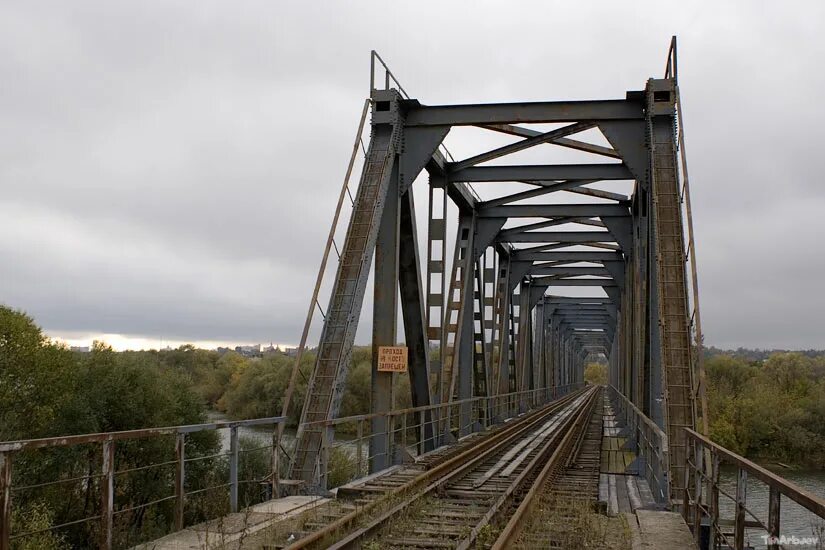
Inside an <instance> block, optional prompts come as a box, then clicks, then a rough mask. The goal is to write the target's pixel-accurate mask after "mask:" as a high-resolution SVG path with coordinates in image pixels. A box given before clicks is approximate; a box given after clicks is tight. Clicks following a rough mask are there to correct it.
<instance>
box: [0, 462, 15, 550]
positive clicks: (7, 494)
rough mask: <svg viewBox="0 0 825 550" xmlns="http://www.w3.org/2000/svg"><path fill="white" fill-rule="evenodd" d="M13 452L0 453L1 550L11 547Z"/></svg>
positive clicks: (7, 549)
mask: <svg viewBox="0 0 825 550" xmlns="http://www.w3.org/2000/svg"><path fill="white" fill-rule="evenodd" d="M11 456H12V455H11V453H0V550H9V549H10V548H11V542H10V538H11Z"/></svg>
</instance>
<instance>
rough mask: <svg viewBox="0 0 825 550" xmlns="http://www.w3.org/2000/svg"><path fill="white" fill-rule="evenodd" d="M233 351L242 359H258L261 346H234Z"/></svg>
mask: <svg viewBox="0 0 825 550" xmlns="http://www.w3.org/2000/svg"><path fill="white" fill-rule="evenodd" d="M235 351H236V352H237V353H239V354H241V355H243V356H244V357H260V356H261V344H255V345H251V346H235Z"/></svg>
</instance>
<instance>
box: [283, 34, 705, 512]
mask: <svg viewBox="0 0 825 550" xmlns="http://www.w3.org/2000/svg"><path fill="white" fill-rule="evenodd" d="M675 56H676V49H675V39H674V42H673V44H672V46H671V50H670V53H669V55H668V63H667V69H666V73H665V75H664V77H663V78H650V79H648V80H647V81H646V82H640V84H642V85H641V86H640V89H639V90H632V91H628V92H626V93H624V94H623V98H619V99H615V98H608V99H605V100H600V101H559V102H556V101H548V102H532V103H499V104H477V105H438V106H429V105H426V104H424V103H423V102H422V101H419V100H418V99H413V98H412V97H410V96H409V95H408V94H407V92H406V91H405V90H404V88H403V87H402V86H401V85H400V84H399V83H398V80H397V79H396V77H395V75H394V74H393V73H392V72H391V71H390V70H389V69H388V68H387V67H386V65H385V64H384V62H383V60H381V58H380V57H379V56H378V55H377V54H375V52H373V56H372V79H371V93H370V98H369V100H368V101H367V104H366V105H365V109H364V116H363V117H362V123H361V128H365V127H366V128H369V139H368V140H366V139H364V140H361V139H360V137H359V138H357V139H356V141H355V144H354V146H353V160H352V161H351V163H350V166H349V169H348V171H347V179H346V180H345V185H344V189H342V192H341V196H340V197H339V207H338V210H337V211H336V216H335V222H334V223H333V229H332V231H331V233H330V238H329V240H328V243H327V250H326V252H325V254H324V262H323V264H322V269H321V273H320V274H319V278H318V281H317V284H316V287H315V293H314V295H313V299H312V306H311V308H310V314H309V315H308V318H307V325H306V328H305V331H304V336H303V340H302V345H301V350H300V352H299V353H302V351H303V348H304V347H305V346H306V343H307V335H308V334H309V332H310V325H311V323H312V318H313V317H312V316H313V312H314V310H315V309H316V308H317V309H318V310H319V311H321V312H322V313H323V321H322V328H321V335H320V341H319V344H318V348H317V355H316V358H315V365H314V368H313V370H312V374H311V376H310V377H309V381H308V390H307V394H306V398H305V400H304V403H303V408H302V413H301V423H300V425H299V429H298V434H297V439H296V444H295V448H294V452H293V453H292V456H291V462H290V478H291V479H292V480H293V481H291V482H290V483H292V484H293V486H297V485H300V486H302V490H304V491H323V490H325V489H326V487H325V485H326V479H325V476H324V475H323V474H322V473H321V472H325V471H327V464H326V461H327V460H328V456H327V453H325V451H324V449H325V448H326V445H327V443H326V440H327V439H328V438H329V428H328V426H327V425H326V424H325V422H328V421H330V420H332V419H334V418H337V417H338V415H339V411H340V407H341V399H342V395H343V393H344V390H345V386H346V379H347V373H348V370H349V365H350V358H351V355H352V349H353V344H354V341H355V334H356V330H357V325H358V320H359V318H360V316H361V309H362V306H363V304H364V298H365V296H366V293H367V292H368V284H367V283H368V277H369V276H370V273H371V268H372V266H373V265H374V270H373V271H372V273H373V279H374V288H373V289H372V292H373V293H374V296H373V298H374V299H373V306H372V307H373V310H372V321H373V329H372V331H373V332H372V346H373V370H372V401H371V402H372V411H371V412H372V413H382V412H386V411H388V410H390V409H391V407H392V403H393V395H392V392H393V384H392V380H393V376H395V375H394V374H393V373H389V372H381V371H379V370H378V368H377V355H378V354H377V348H378V347H379V346H393V345H397V344H399V341H398V340H399V334H398V333H397V330H396V324H397V323H396V319H397V316H398V313H399V309H400V313H401V318H402V320H403V330H404V342H403V344H404V345H406V346H407V348H408V372H409V377H410V391H411V398H412V405H413V407H422V408H425V409H426V410H427V412H426V415H427V418H426V419H423V420H422V422H421V425H422V426H425V428H422V430H425V431H426V433H422V434H421V436H420V439H421V441H422V445H421V449H420V451H421V452H427V451H430V450H432V449H434V448H437V447H439V446H441V445H443V444H447V443H450V442H453V441H455V439H456V438H460V437H462V436H464V435H467V434H469V433H471V432H473V431H476V430H475V429H474V426H473V425H472V422H479V419H480V421H481V423H483V425H485V426H488V425H492V424H495V423H497V422H500V421H502V420H503V418H500V417H498V416H497V415H496V414H495V412H494V411H492V410H488V411H481V412H480V413H478V414H476V413H477V411H476V412H474V411H473V410H472V408H471V406H470V405H469V404H468V405H467V406H466V407H465V406H463V405H459V406H457V409H458V410H459V412H458V414H457V415H444V417H439V414H438V410H439V409H438V408H437V407H431V408H427V407H428V406H432V405H438V404H444V403H448V402H451V401H462V402H467V401H466V400H470V399H472V398H479V397H481V398H486V397H494V396H497V395H503V394H509V393H513V392H524V391H529V390H533V389H537V388H547V387H557V386H558V387H561V386H566V385H571V384H578V383H581V382H582V381H583V377H584V369H585V365H586V364H587V363H588V362H589V361H592V360H597V359H598V360H605V361H607V362H608V365H609V367H608V372H609V382H610V384H611V385H612V386H614V387H615V388H616V389H617V390H618V391H619V392H620V393H621V394H622V395H623V396H624V397H625V398H627V399H628V400H629V402H630V403H632V404H633V406H635V407H636V408H638V410H640V411H641V412H642V413H644V414H645V415H647V416H648V417H649V418H651V419H652V420H653V422H655V423H656V424H657V425H658V426H659V427H660V428H661V429H662V430H663V431H664V432H665V433H666V434H667V441H668V447H669V448H668V449H667V451H668V454H669V457H670V460H669V464H670V466H669V470H668V474H669V475H667V476H666V477H667V492H668V493H669V495H670V497H674V496H675V495H676V494H677V490H678V488H681V487H683V486H684V475H685V473H684V463H685V457H686V449H687V447H686V436H685V428H689V429H699V430H701V429H702V427H703V423H704V420H705V418H706V415H704V414H702V412H703V410H704V407H703V406H702V403H703V396H704V388H703V384H702V380H703V375H702V367H701V354H698V353H697V352H696V350H697V344H698V343H699V342H701V325H700V319H699V311H698V290H697V283H696V268H695V252H694V243H693V236H692V223H691V219H690V195H689V187H688V181H687V166H686V153H685V147H684V132H683V124H682V120H681V104H680V98H679V87H678V75H677V73H676V58H675ZM376 72H377V73H378V78H376ZM382 75H383V79H382V78H380V77H381V76H382ZM617 95H618V94H617ZM368 112H369V114H370V116H371V118H370V120H369V123H368V125H367V114H368ZM525 124H527V125H529V126H526V125H525ZM541 125H545V126H541ZM457 126H461V127H474V128H475V129H476V130H475V131H477V132H487V133H493V134H495V135H497V136H499V138H501V137H502V135H505V136H507V138H506V139H507V140H508V143H506V144H505V145H502V146H500V147H497V148H493V149H490V150H486V151H478V152H477V153H474V154H472V155H470V156H468V157H466V158H464V159H455V158H453V157H452V156H451V155H450V154H449V152H447V151H446V149H445V148H444V140H445V138H447V137H448V135H449V134H450V132H451V130H452V129H453V128H454V127H457ZM465 133H466V130H464V131H462V132H461V133H460V135H465ZM360 134H361V130H360V129H359V136H360ZM551 148H553V149H556V150H563V151H567V153H568V154H571V155H572V154H575V155H576V156H579V157H581V158H583V159H585V160H582V161H581V162H578V163H575V164H570V163H566V164H561V163H555V162H548V163H544V164H536V163H535V162H532V163H530V164H522V163H519V162H518V161H516V160H514V158H521V157H513V155H515V154H517V153H520V152H523V151H527V150H532V154H533V157H532V158H540V154H541V153H552V152H553V151H552V149H551ZM361 153H363V159H364V160H363V167H362V169H361V171H360V180H359V182H358V184H357V189H350V187H349V185H348V182H349V178H350V177H351V175H352V174H353V173H356V174H357V173H358V170H357V165H356V162H355V159H356V156H357V155H359V154H361ZM354 167H355V169H354ZM422 174H425V175H426V178H425V177H419V176H420V175H422ZM617 181H621V182H624V184H622V185H625V192H624V193H621V192H617V191H616V185H617V184H616V183H615V182H617ZM414 182H416V183H414ZM513 184H518V186H520V190H519V191H517V192H514V191H512V189H513V187H514V186H513ZM418 186H421V189H420V190H419V188H418ZM423 186H427V189H426V190H425V189H423ZM473 186H476V187H477V188H478V189H479V190H480V191H483V193H482V195H483V196H484V198H483V199H482V198H481V196H480V195H479V193H478V192H476V189H474V187H473ZM611 186H612V187H611ZM628 190H629V192H628ZM416 191H417V192H418V193H419V196H420V197H424V196H426V197H428V208H427V212H426V216H424V219H423V220H421V219H419V218H418V217H417V213H416V208H415V205H416V201H415V200H414V198H413V197H414V193H415V192H416ZM345 197H348V198H349V201H347V200H345ZM571 197H575V198H574V199H573V200H571ZM348 202H349V203H351V205H352V210H351V212H350V213H349V220H348V222H346V223H347V224H348V225H346V231H345V236H344V237H343V241H342V242H337V241H336V239H335V235H336V226H337V224H338V223H339V220H341V219H343V217H342V208H343V207H344V206H345V205H347V203H348ZM342 227H343V226H342ZM338 241H341V238H340V237H339V238H338ZM419 242H421V243H426V248H425V247H424V246H421V247H419ZM331 249H334V251H335V253H336V254H335V256H331V255H330V250H331ZM330 257H333V258H335V257H337V259H338V263H337V266H333V267H334V271H335V276H334V280H332V281H329V280H328V281H327V282H326V283H325V285H322V279H323V273H324V270H325V269H326V268H327V260H328V259H329V258H330ZM322 287H328V288H329V289H330V291H329V296H328V298H327V299H326V307H322V306H323V305H324V304H323V303H322V302H323V300H322V298H321V293H320V289H321V288H322ZM299 361H300V359H299ZM297 364H298V362H297V361H296V373H297V372H298V369H297ZM296 379H297V377H296V374H295V373H293V382H294V381H295V380H296ZM292 387H294V384H293V385H292V386H291V389H290V391H289V393H288V396H287V398H286V399H285V403H284V411H285V415H286V414H288V412H289V407H290V404H291V396H292ZM370 418H371V420H370V422H371V425H370V429H371V434H372V435H371V439H370V449H369V457H370V458H369V460H370V470H371V471H373V472H375V471H379V470H383V469H385V468H387V467H389V466H391V465H393V464H394V463H397V462H398V461H400V460H403V459H404V457H403V456H400V455H401V454H403V453H398V452H396V451H397V449H396V448H395V447H394V441H393V438H392V437H390V435H389V434H390V433H391V430H389V429H388V426H387V425H386V420H385V417H382V416H381V415H380V414H375V415H374V416H372V417H370ZM471 419H475V420H471Z"/></svg>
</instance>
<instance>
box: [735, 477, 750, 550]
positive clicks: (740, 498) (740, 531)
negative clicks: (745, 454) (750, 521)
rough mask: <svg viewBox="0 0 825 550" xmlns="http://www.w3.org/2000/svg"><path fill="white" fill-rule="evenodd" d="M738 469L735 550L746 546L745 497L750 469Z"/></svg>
mask: <svg viewBox="0 0 825 550" xmlns="http://www.w3.org/2000/svg"><path fill="white" fill-rule="evenodd" d="M737 470H738V471H737V475H736V515H735V516H734V528H733V547H734V550H743V549H744V547H745V499H746V498H747V492H748V471H747V470H745V469H744V468H738V469H737Z"/></svg>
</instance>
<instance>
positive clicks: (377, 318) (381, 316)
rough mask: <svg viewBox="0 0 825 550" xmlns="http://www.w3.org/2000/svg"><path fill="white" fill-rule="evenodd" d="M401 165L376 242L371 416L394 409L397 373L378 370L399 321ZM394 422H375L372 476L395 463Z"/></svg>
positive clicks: (395, 165) (377, 418)
mask: <svg viewBox="0 0 825 550" xmlns="http://www.w3.org/2000/svg"><path fill="white" fill-rule="evenodd" d="M398 182H399V174H398V163H397V162H395V163H393V170H392V174H391V176H390V181H389V188H388V190H387V198H386V202H385V203H384V212H383V215H382V217H381V220H380V225H379V229H378V238H377V240H376V243H375V274H374V279H373V280H374V283H373V284H374V304H373V310H372V311H373V314H372V386H371V399H370V412H371V413H385V412H387V411H389V410H391V409H392V404H393V387H392V386H393V384H392V382H393V374H394V373H392V372H379V371H378V348H379V347H380V346H394V345H395V343H396V342H395V338H396V324H397V322H398V265H399V256H398V254H399V242H398V238H399V234H400V221H401V218H400V209H399V206H400V205H399V200H400V197H399V195H398V193H399V188H398ZM389 422H390V419H389V418H388V417H387V416H386V415H378V416H375V417H373V419H372V420H371V432H372V437H371V438H370V473H373V472H377V471H379V470H383V469H385V468H388V467H389V466H390V464H391V463H392V458H391V456H390V453H389V450H390V442H389V439H388V438H387V436H388V434H389V432H390V426H389Z"/></svg>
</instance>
